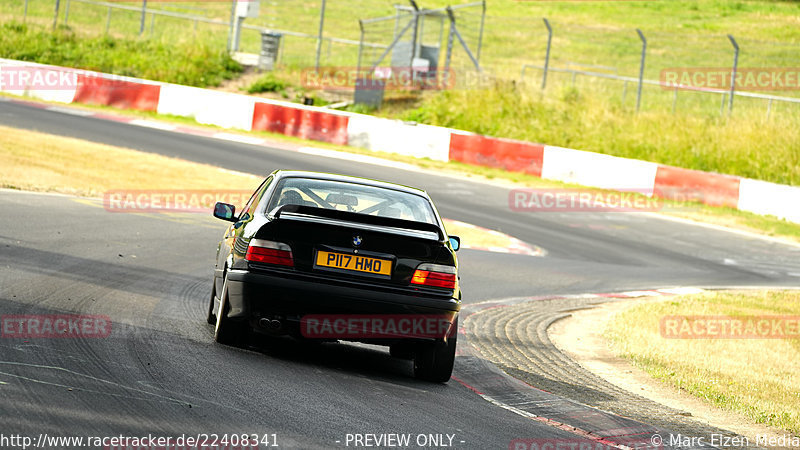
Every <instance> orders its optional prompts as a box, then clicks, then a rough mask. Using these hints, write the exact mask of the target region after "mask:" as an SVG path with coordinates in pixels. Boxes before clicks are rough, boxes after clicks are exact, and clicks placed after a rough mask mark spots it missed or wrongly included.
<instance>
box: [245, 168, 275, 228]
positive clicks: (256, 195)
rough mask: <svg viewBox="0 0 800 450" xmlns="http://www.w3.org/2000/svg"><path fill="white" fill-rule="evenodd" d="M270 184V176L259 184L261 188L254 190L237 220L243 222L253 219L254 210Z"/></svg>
mask: <svg viewBox="0 0 800 450" xmlns="http://www.w3.org/2000/svg"><path fill="white" fill-rule="evenodd" d="M271 182H272V176H271V175H270V176H269V177H267V179H266V180H264V181H263V182H262V183H261V186H259V187H258V189H256V191H255V192H253V195H252V196H251V197H250V200H248V201H247V203H246V204H245V205H244V208H242V215H241V216H240V218H239V220H245V219H249V218H250V217H253V214H254V212H255V209H256V207H257V206H258V203H259V201H260V200H261V197H262V196H263V195H264V191H266V190H267V187H268V186H269V184H270V183H271ZM245 214H246V215H247V217H245Z"/></svg>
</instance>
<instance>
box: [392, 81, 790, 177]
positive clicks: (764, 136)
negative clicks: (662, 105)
mask: <svg viewBox="0 0 800 450" xmlns="http://www.w3.org/2000/svg"><path fill="white" fill-rule="evenodd" d="M591 91H592V88H591V87H589V86H583V87H580V88H572V87H565V88H563V89H561V91H560V92H559V93H558V94H557V95H558V97H557V98H553V95H551V94H548V96H543V95H542V94H541V93H540V92H538V91H536V90H535V89H532V88H530V87H519V86H517V85H514V84H512V83H496V84H494V85H492V86H488V87H486V88H485V89H479V90H470V89H462V90H453V91H443V92H440V93H438V94H436V95H433V96H431V97H430V98H428V99H427V100H426V101H425V102H424V103H423V104H422V105H421V106H420V107H419V108H417V109H415V110H412V111H406V112H405V113H401V114H400V116H401V117H402V118H403V119H405V120H414V121H417V122H422V123H427V124H431V125H440V126H445V127H452V128H457V129H461V130H469V131H473V132H476V133H480V134H486V135H490V136H502V137H508V138H514V139H521V140H526V141H531V142H541V143H546V144H549V145H556V146H561V147H568V148H575V149H580V150H588V151H594V152H599V153H606V154H610V155H615V156H621V157H626V158H634V159H641V160H645V161H653V162H658V163H662V164H668V165H673V166H677V167H686V168H691V169H697V170H705V171H712V172H719V173H726V174H731V175H739V176H742V177H748V178H755V179H758V180H765V181H772V182H775V183H782V184H790V185H800V126H798V122H797V118H796V117H793V116H791V115H776V116H774V117H772V118H771V119H770V120H766V119H765V117H764V115H763V113H762V112H758V113H753V114H745V113H741V114H735V115H733V116H732V117H723V118H720V117H718V116H707V115H691V114H672V113H671V112H669V111H664V112H644V113H641V114H638V115H637V114H635V113H634V112H632V111H630V110H629V109H626V108H623V107H622V106H621V105H619V104H618V103H617V102H616V101H613V100H611V98H601V97H599V96H596V95H594V96H593V95H591Z"/></svg>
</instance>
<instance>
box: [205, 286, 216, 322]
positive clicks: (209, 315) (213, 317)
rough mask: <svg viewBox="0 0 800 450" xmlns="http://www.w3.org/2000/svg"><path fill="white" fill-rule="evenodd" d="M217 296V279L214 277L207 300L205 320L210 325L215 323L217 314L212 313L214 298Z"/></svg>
mask: <svg viewBox="0 0 800 450" xmlns="http://www.w3.org/2000/svg"><path fill="white" fill-rule="evenodd" d="M216 296H217V280H216V278H214V281H213V282H212V283H211V299H209V301H208V313H207V314H206V321H207V322H208V323H209V324H210V325H216V324H217V315H216V314H214V298H215V297H216Z"/></svg>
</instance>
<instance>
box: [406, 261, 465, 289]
mask: <svg viewBox="0 0 800 450" xmlns="http://www.w3.org/2000/svg"><path fill="white" fill-rule="evenodd" d="M411 283H412V284H421V285H424V286H436V287H442V288H448V289H455V287H456V268H455V267H453V266H445V265H442V264H420V265H419V266H418V267H417V270H415V271H414V275H413V276H412V277H411Z"/></svg>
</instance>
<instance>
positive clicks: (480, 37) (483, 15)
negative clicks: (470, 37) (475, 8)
mask: <svg viewBox="0 0 800 450" xmlns="http://www.w3.org/2000/svg"><path fill="white" fill-rule="evenodd" d="M481 7H482V8H483V11H481V28H480V31H478V51H477V52H475V53H476V55H475V59H477V60H478V62H480V60H481V48H483V22H484V20H485V19H486V0H483V1H482V2H481ZM441 41H442V39H441V37H440V38H439V42H441Z"/></svg>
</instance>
